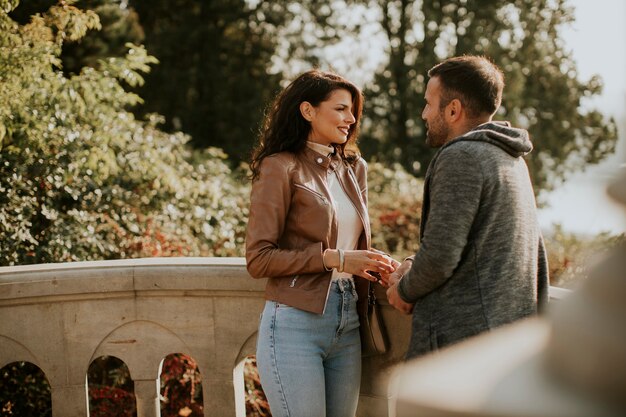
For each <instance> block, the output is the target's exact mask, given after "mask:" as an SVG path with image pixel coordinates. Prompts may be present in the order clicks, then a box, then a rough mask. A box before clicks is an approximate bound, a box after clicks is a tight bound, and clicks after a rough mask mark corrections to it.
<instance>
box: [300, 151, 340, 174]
mask: <svg viewBox="0 0 626 417" xmlns="http://www.w3.org/2000/svg"><path fill="white" fill-rule="evenodd" d="M300 155H301V157H302V158H303V159H304V160H305V161H306V162H307V163H309V164H311V165H315V166H318V167H320V168H322V169H325V170H327V169H329V168H331V169H333V170H335V169H336V168H337V166H338V165H339V164H340V163H341V157H340V156H339V155H338V154H337V152H335V153H334V154H331V155H329V156H325V155H322V154H320V153H319V152H316V151H314V150H313V149H311V148H310V147H308V146H306V147H305V148H304V150H302V152H300Z"/></svg>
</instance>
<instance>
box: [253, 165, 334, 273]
mask: <svg viewBox="0 0 626 417" xmlns="http://www.w3.org/2000/svg"><path fill="white" fill-rule="evenodd" d="M290 169H291V167H290V164H289V163H288V162H286V161H284V160H282V159H280V158H278V157H267V158H265V159H264V160H263V162H262V164H261V167H260V175H259V177H258V178H257V179H256V180H255V181H254V182H253V183H252V190H251V193H250V212H249V213H250V214H249V216H248V228H247V231H246V266H247V269H248V272H249V273H250V275H251V276H252V277H254V278H267V277H282V276H290V275H295V274H303V273H312V272H320V271H324V270H325V269H324V263H323V261H322V257H323V255H322V252H323V249H324V248H323V243H322V242H316V243H312V244H310V245H308V246H306V247H304V248H300V249H285V248H280V246H279V240H280V238H281V236H282V235H283V232H284V230H285V223H286V220H287V215H288V213H289V209H290V204H291V197H292V195H291V193H292V187H291V180H290V173H289V172H290Z"/></svg>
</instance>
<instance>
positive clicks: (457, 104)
mask: <svg viewBox="0 0 626 417" xmlns="http://www.w3.org/2000/svg"><path fill="white" fill-rule="evenodd" d="M462 113H463V104H461V100H459V99H458V98H455V99H453V100H452V101H451V102H450V103H448V105H447V106H446V116H447V117H448V119H449V121H451V122H457V121H458V120H459V119H460V118H461V116H462Z"/></svg>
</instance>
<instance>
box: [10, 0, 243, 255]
mask: <svg viewBox="0 0 626 417" xmlns="http://www.w3.org/2000/svg"><path fill="white" fill-rule="evenodd" d="M0 27H1V28H2V29H3V30H2V31H1V32H0V78H1V79H2V83H0V97H1V99H0V100H1V101H0V241H1V242H2V246H1V247H0V265H12V264H26V263H42V262H62V261H73V260H91V259H113V258H125V257H136V256H175V255H192V256H193V255H224V256H231V255H237V254H240V250H241V249H240V247H238V245H239V246H241V245H240V244H241V242H242V241H243V234H244V225H245V218H246V212H245V210H241V209H240V207H243V206H245V205H246V204H245V200H246V198H247V189H246V188H245V187H240V186H238V185H237V183H236V181H235V179H234V178H233V173H232V172H231V170H230V169H229V168H228V165H227V164H226V163H225V160H226V155H225V154H224V153H223V152H222V151H221V150H218V149H214V148H209V149H206V150H203V151H193V150H191V149H190V148H188V147H187V146H186V143H187V142H188V140H189V138H188V137H187V136H185V135H182V134H180V133H174V134H166V133H164V132H163V131H161V130H160V129H159V124H160V123H162V121H163V119H162V118H161V117H159V116H155V115H150V116H149V117H148V118H147V119H146V120H145V121H140V120H137V119H135V117H134V116H133V114H132V113H130V112H128V110H127V108H129V107H131V106H133V105H135V104H137V103H139V102H141V99H140V97H139V96H138V95H136V94H134V93H130V92H128V91H125V89H124V88H123V85H130V86H139V85H141V84H142V83H143V76H142V73H143V72H146V71H147V70H148V69H149V67H148V66H149V65H150V64H153V63H155V62H156V61H155V59H154V58H152V57H150V56H149V55H147V53H146V51H145V49H144V48H143V47H139V46H134V45H130V44H127V48H128V52H127V55H126V56H125V57H122V58H108V59H106V60H100V61H98V65H97V67H84V68H83V69H82V71H81V72H80V74H77V75H72V76H69V77H68V76H66V75H64V74H63V72H62V71H61V69H60V65H61V60H60V54H61V49H62V46H63V42H64V40H65V39H78V38H79V37H80V36H82V35H83V34H85V33H86V32H87V30H88V29H96V28H98V27H99V20H98V16H97V15H96V14H95V13H93V12H89V11H87V12H82V11H80V10H78V9H76V8H75V7H73V6H71V5H68V4H67V2H65V3H60V4H59V5H58V6H53V7H51V8H50V9H49V10H48V11H47V12H46V13H45V14H43V15H38V16H34V17H33V19H32V20H31V22H30V23H28V24H25V25H19V24H17V23H16V22H14V21H13V20H12V19H11V18H10V17H9V16H8V15H7V14H6V13H5V12H1V13H0Z"/></svg>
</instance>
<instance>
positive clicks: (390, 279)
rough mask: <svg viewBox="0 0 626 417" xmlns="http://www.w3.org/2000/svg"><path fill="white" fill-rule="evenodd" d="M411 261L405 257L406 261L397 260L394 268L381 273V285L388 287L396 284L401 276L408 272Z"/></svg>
mask: <svg viewBox="0 0 626 417" xmlns="http://www.w3.org/2000/svg"><path fill="white" fill-rule="evenodd" d="M395 262H397V261H395ZM412 264H413V261H411V260H410V259H407V260H406V261H404V262H402V263H399V262H397V265H396V270H395V271H393V272H392V273H390V274H381V284H382V286H383V287H386V288H389V287H391V286H393V285H395V284H397V283H398V282H399V281H400V280H401V279H402V277H403V276H404V275H405V274H406V273H407V272H409V270H410V269H411V265H412Z"/></svg>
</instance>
